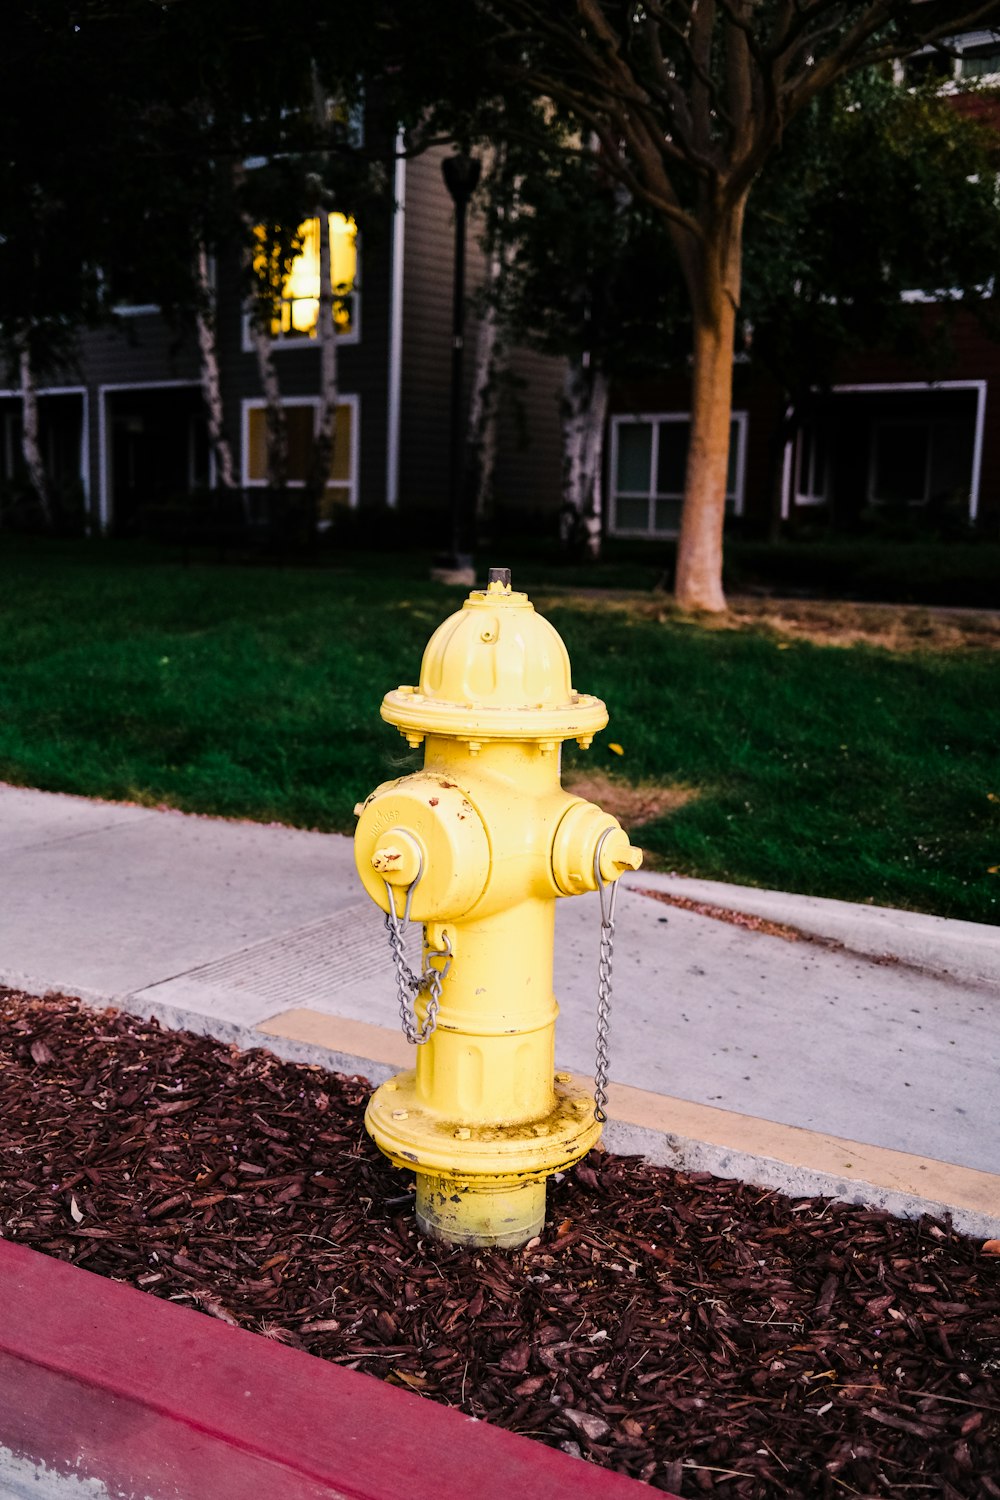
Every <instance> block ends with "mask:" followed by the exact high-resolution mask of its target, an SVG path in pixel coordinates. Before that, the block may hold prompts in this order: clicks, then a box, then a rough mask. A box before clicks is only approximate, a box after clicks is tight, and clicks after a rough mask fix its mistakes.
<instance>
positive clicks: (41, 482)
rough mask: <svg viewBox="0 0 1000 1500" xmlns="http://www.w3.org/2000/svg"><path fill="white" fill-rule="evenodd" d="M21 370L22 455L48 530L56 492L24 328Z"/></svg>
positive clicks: (29, 343)
mask: <svg viewBox="0 0 1000 1500" xmlns="http://www.w3.org/2000/svg"><path fill="white" fill-rule="evenodd" d="M17 346H18V356H19V364H20V374H21V456H22V458H23V459H24V467H25V469H26V470H27V471H28V479H29V480H30V481H31V488H32V489H33V490H34V492H35V496H36V498H37V500H38V507H39V510H40V511H41V514H42V521H43V523H44V525H45V527H46V529H47V530H51V529H52V495H51V491H50V489H49V476H48V474H47V473H46V470H45V461H44V459H43V458H42V446H41V442H40V441H39V422H38V384H37V381H36V379H35V366H34V361H33V360H32V356H31V339H30V335H29V333H28V331H27V329H24V330H22V332H21V333H20V335H19V336H18V340H17Z"/></svg>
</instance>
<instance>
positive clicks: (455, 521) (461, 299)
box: [441, 151, 482, 582]
mask: <svg viewBox="0 0 1000 1500" xmlns="http://www.w3.org/2000/svg"><path fill="white" fill-rule="evenodd" d="M481 170H482V168H481V165H480V163H479V162H478V161H477V160H476V158H475V157H474V156H468V155H467V154H466V153H465V152H464V151H457V152H456V153H455V155H454V156H447V157H445V159H444V161H443V162H442V163H441V173H442V175H443V177H444V182H445V187H446V188H447V189H448V192H449V193H450V194H451V197H452V202H453V203H454V205H455V264H454V277H453V281H452V315H451V423H450V444H451V461H450V466H449V468H450V472H449V481H450V483H449V491H450V503H451V555H450V557H449V558H448V559H447V566H448V569H450V570H451V571H453V572H455V573H460V572H462V573H466V574H468V573H469V572H470V571H471V569H472V545H473V518H472V516H471V514H470V504H469V499H470V497H469V496H467V495H466V494H465V493H464V488H465V487H464V482H463V481H464V469H465V429H464V426H463V423H462V359H463V355H464V352H465V217H466V210H467V208H468V206H469V199H470V198H471V197H472V195H473V193H474V192H475V191H476V186H477V184H478V182H479V174H480V172H481ZM455 581H456V582H459V581H461V582H466V581H468V580H467V579H461V580H459V579H457V578H456V580H455Z"/></svg>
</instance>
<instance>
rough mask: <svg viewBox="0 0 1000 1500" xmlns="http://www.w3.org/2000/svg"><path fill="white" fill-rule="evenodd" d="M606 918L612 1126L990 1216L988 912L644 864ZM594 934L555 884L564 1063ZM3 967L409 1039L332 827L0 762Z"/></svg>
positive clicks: (354, 1065)
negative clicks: (941, 912) (677, 900)
mask: <svg viewBox="0 0 1000 1500" xmlns="http://www.w3.org/2000/svg"><path fill="white" fill-rule="evenodd" d="M645 890H649V891H654V892H655V891H660V892H663V893H666V894H673V895H682V896H687V897H689V898H690V899H694V900H697V901H700V902H704V903H707V904H709V905H712V906H717V907H723V908H726V909H728V910H732V911H744V912H757V913H758V914H760V915H763V916H765V917H767V918H769V919H770V920H771V921H772V922H779V923H785V924H787V925H790V926H792V927H795V928H798V929H800V930H801V931H804V932H812V933H816V934H818V935H820V936H823V937H825V938H827V939H830V940H831V941H832V942H834V943H837V944H841V945H842V946H840V947H833V946H829V945H827V944H823V943H815V942H810V941H807V940H802V941H789V940H787V939H785V938H780V937H773V936H768V935H765V934H764V933H761V932H757V931H752V930H747V929H745V928H740V927H737V926H733V925H731V924H728V923H725V922H722V921H719V920H715V919H713V918H712V917H709V916H704V915H699V914H696V913H694V912H690V911H685V910H680V909H677V908H676V907H672V906H669V905H665V904H664V903H663V902H662V901H661V900H657V899H653V897H652V896H650V895H646V894H643V891H645ZM618 918H619V919H618V931H617V940H616V952H615V1008H614V1015H613V1021H612V1053H611V1057H612V1063H611V1075H612V1078H613V1080H614V1081H615V1088H614V1089H613V1091H612V1099H611V1112H612V1120H611V1122H610V1124H609V1127H608V1129H607V1132H606V1140H607V1144H608V1146H609V1147H610V1148H612V1149H620V1150H641V1151H643V1152H644V1153H645V1154H647V1155H648V1156H650V1157H651V1158H652V1159H653V1160H656V1161H660V1162H664V1163H667V1164H670V1165H682V1166H687V1167H689V1168H691V1169H703V1170H709V1171H713V1172H719V1173H723V1174H727V1175H733V1176H741V1177H744V1178H746V1179H747V1180H749V1181H753V1182H757V1183H760V1184H761V1185H762V1186H774V1187H779V1188H781V1189H782V1190H784V1191H788V1192H791V1193H796V1194H812V1193H828V1194H831V1195H833V1196H837V1197H844V1198H848V1199H851V1200H854V1201H864V1202H870V1203H873V1204H882V1205H885V1206H887V1207H889V1208H891V1209H893V1210H894V1211H896V1212H901V1213H916V1212H920V1211H923V1210H925V1209H926V1210H930V1211H934V1212H938V1213H940V1212H943V1211H950V1212H951V1213H952V1214H953V1216H954V1219H955V1223H956V1226H957V1227H959V1228H962V1229H963V1230H964V1231H965V1232H967V1233H970V1234H981V1235H995V1234H998V1233H1000V1111H998V1110H997V1109H996V1107H995V1101H996V1066H997V1059H998V1057H1000V930H998V929H993V928H989V927H985V926H979V925H978V924H974V923H953V922H945V921H943V920H942V919H940V918H927V917H914V916H912V915H910V914H904V913H896V912H891V911H873V910H872V909H869V908H865V907H851V906H849V905H848V904H846V903H841V902H830V901H817V900H815V899H813V898H804V897H794V896H786V895H783V894H781V893H778V892H761V891H750V890H745V889H743V888H740V887H726V886H721V885H719V884H718V883H715V882H694V881H679V880H677V879H675V878H673V877H662V876H655V875H649V874H646V873H644V872H642V871H640V872H639V873H638V874H637V875H636V876H635V877H632V878H631V879H630V883H629V888H626V889H623V891H622V892H621V898H620V903H619V908H618ZM417 941H418V938H417V932H416V930H415V931H414V933H413V935H412V938H411V944H412V950H413V952H414V954H415V952H416V946H417ZM597 948H598V912H597V907H596V898H591V897H585V898H580V899H575V900H572V901H566V902H563V903H560V907H559V912H558V921H557V961H556V993H557V995H558V997H559V1000H560V1004H561V1007H562V1014H561V1017H560V1022H559V1030H558V1044H557V1047H558V1051H557V1060H558V1062H559V1064H560V1065H561V1066H562V1067H564V1068H567V1069H569V1070H572V1071H576V1072H579V1073H581V1074H585V1075H586V1074H589V1073H591V1072H592V1070H593V1055H594V1025H595V1005H596V964H597ZM870 955H875V961H873V958H872V957H871V956H870ZM887 955H888V956H889V957H890V959H893V960H902V962H899V961H890V962H886V961H885V958H886V956H887ZM0 982H3V983H5V984H10V985H17V986H20V987H22V988H24V989H27V990H29V991H31V992H33V993H44V992H45V991H46V990H49V989H57V990H62V991H65V992H67V993H70V994H78V995H81V996H82V997H83V998H84V999H86V1000H88V1001H90V1002H93V1003H114V1004H116V1005H119V1006H122V1007H124V1008H127V1009H129V1010H132V1011H136V1012H139V1013H142V1014H145V1015H156V1016H158V1017H160V1018H161V1020H162V1021H163V1022H164V1023H165V1024H167V1025H170V1026H176V1027H186V1028H188V1029H192V1030H197V1031H203V1032H207V1033H210V1034H212V1035H215V1036H219V1037H221V1038H224V1039H227V1040H233V1041H235V1042H237V1043H239V1045H241V1046H254V1045H262V1044H263V1045H267V1046H270V1047H273V1048H274V1050H276V1051H279V1052H281V1053H282V1055H284V1056H288V1057H293V1058H300V1059H304V1060H308V1061H312V1062H322V1063H323V1064H324V1065H327V1066H332V1067H336V1068H339V1069H342V1070H343V1069H347V1070H349V1071H352V1072H364V1073H366V1074H367V1075H368V1076H369V1077H371V1078H372V1079H373V1080H376V1081H377V1080H379V1079H381V1078H384V1077H385V1076H387V1074H388V1073H390V1072H392V1071H394V1070H395V1069H396V1068H398V1067H399V1066H402V1065H405V1064H406V1063H407V1062H408V1060H409V1058H410V1057H411V1056H412V1052H411V1051H410V1049H409V1048H408V1047H407V1045H406V1043H405V1041H404V1040H403V1038H402V1037H401V1036H400V1034H399V1031H398V1027H397V1022H396V1005H395V998H394V987H393V978H392V971H391V967H390V961H389V953H388V948H387V944H386V940H385V933H384V929H383V927H382V922H381V915H380V913H379V912H378V911H377V910H376V909H375V907H374V906H373V905H372V904H371V903H370V902H369V901H368V900H367V898H365V897H364V895H363V894H362V892H361V888H360V885H359V883H358V880H357V876H356V873H355V871H354V864H353V857H352V848H351V841H350V840H349V839H347V838H344V837H340V836H337V835H326V834H318V833H309V832H305V831H302V830H297V829H290V828H285V827H275V826H262V825H260V824H252V823H237V822H227V821H224V820H221V819H214V818H198V817H188V816H185V815H184V814H180V813H175V812H168V811H156V810H151V809H147V808H142V807H131V806H123V805H118V804H111V803H101V802H91V801H89V800H87V799H84V798H77V797H65V796H58V795H54V794H51V793H44V792H35V791H30V790H25V789H23V788H16V787H7V786H0Z"/></svg>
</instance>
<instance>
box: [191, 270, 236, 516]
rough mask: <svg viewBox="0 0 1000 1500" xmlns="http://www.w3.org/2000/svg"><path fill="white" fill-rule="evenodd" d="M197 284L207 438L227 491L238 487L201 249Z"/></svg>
mask: <svg viewBox="0 0 1000 1500" xmlns="http://www.w3.org/2000/svg"><path fill="white" fill-rule="evenodd" d="M195 276H196V279H197V283H198V293H199V301H198V311H197V313H196V315H195V322H196V327H197V333H198V351H199V354H200V356H201V393H202V396H203V397H204V399H205V411H206V414H207V417H208V437H209V442H210V443H211V445H212V452H213V453H214V454H215V461H216V464H217V466H218V467H217V472H218V476H219V482H220V484H221V485H222V488H223V489H224V490H232V489H235V488H236V472H235V469H234V466H233V448H232V444H231V443H230V441H229V436H228V434H227V432H226V428H225V422H224V419H223V408H222V380H221V378H220V375H219V351H218V345H217V343H216V335H215V330H216V318H215V291H214V288H213V287H212V279H211V277H210V276H209V274H208V251H207V250H206V248H205V246H204V244H200V245H199V246H198V250H197V254H196V258H195Z"/></svg>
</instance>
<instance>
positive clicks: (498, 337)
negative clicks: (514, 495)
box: [466, 246, 513, 517]
mask: <svg viewBox="0 0 1000 1500" xmlns="http://www.w3.org/2000/svg"><path fill="white" fill-rule="evenodd" d="M512 256H513V246H504V247H503V248H502V249H501V250H500V251H494V253H493V255H492V256H491V258H490V268H489V290H490V295H489V300H488V301H487V303H486V306H485V308H484V309H483V315H482V317H481V318H480V320H479V329H478V332H477V335H476V360H475V365H474V366H473V371H472V390H471V392H470V396H469V418H468V427H467V453H466V475H467V483H468V484H469V485H470V487H471V489H472V492H473V498H474V503H475V513H476V515H477V516H480V517H482V516H485V515H487V514H488V513H489V510H490V507H491V505H492V501H493V474H494V470H495V468H496V456H497V416H498V407H499V396H500V379H501V376H502V375H503V372H504V370H505V369H506V367H507V364H508V362H509V359H510V343H509V340H508V338H507V336H506V328H505V326H504V323H503V319H502V318H501V316H500V312H499V309H498V307H497V300H496V298H497V293H498V290H499V289H500V288H501V286H502V284H503V279H504V277H505V276H506V274H507V271H508V269H509V267H510V261H511V258H512Z"/></svg>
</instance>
